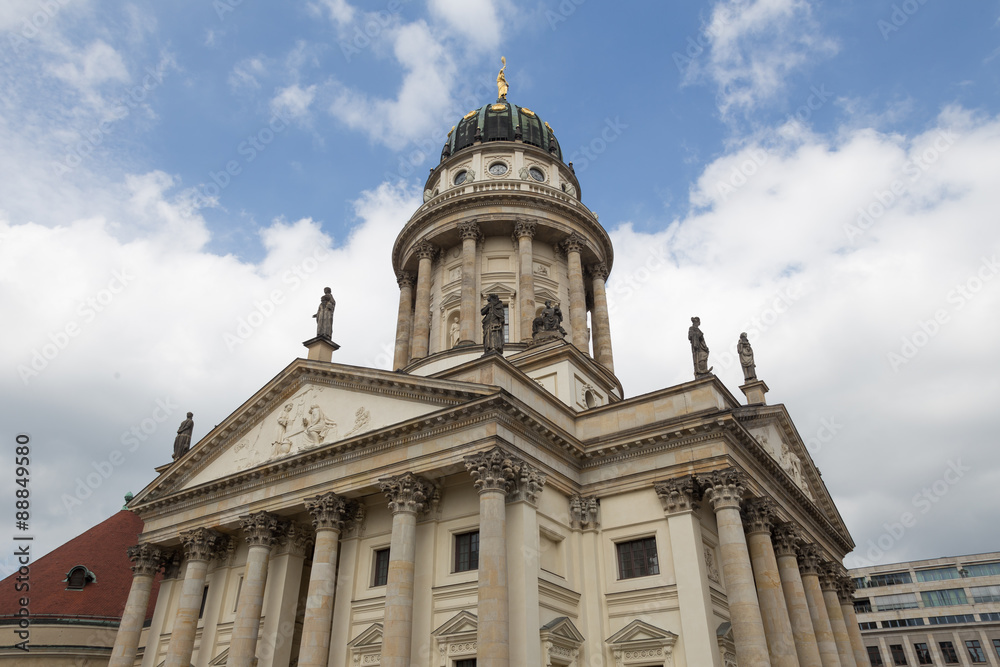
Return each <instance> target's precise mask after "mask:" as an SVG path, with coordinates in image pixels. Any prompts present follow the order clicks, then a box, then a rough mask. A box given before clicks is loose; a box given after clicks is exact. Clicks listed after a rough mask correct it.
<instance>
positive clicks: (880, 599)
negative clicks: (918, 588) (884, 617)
mask: <svg viewBox="0 0 1000 667" xmlns="http://www.w3.org/2000/svg"><path fill="white" fill-rule="evenodd" d="M872 601H873V602H874V603H875V608H876V609H878V611H890V610H892V609H916V608H918V607H919V606H920V603H919V602H917V594H916V593H900V594H898V595H876V596H875V597H874V598H873V600H872Z"/></svg>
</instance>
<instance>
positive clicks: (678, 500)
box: [653, 475, 702, 515]
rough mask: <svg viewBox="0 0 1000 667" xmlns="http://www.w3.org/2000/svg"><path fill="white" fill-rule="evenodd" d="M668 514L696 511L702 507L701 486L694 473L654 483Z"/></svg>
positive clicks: (654, 487)
mask: <svg viewBox="0 0 1000 667" xmlns="http://www.w3.org/2000/svg"><path fill="white" fill-rule="evenodd" d="M653 489H654V490H655V491H656V495H657V496H659V498H660V502H661V503H663V511H664V513H666V514H668V515H669V514H680V513H681V512H694V511H697V510H698V508H699V507H701V503H700V501H701V495H702V494H701V487H700V486H699V484H698V481H697V479H696V478H695V477H694V475H688V476H685V477H678V478H676V479H668V480H666V481H665V482H657V483H656V484H654V485H653Z"/></svg>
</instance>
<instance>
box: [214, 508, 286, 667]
mask: <svg viewBox="0 0 1000 667" xmlns="http://www.w3.org/2000/svg"><path fill="white" fill-rule="evenodd" d="M240 524H241V527H242V528H243V534H244V537H245V539H246V541H247V544H248V545H250V550H249V553H247V564H246V569H245V571H244V573H243V588H242V589H241V590H240V601H239V604H238V606H237V607H236V620H235V621H234V622H233V635H232V639H231V640H230V644H229V660H228V662H227V663H226V665H227V667H251V665H253V664H254V658H255V657H256V653H257V636H258V635H259V634H260V612H261V609H262V608H263V606H264V584H265V582H266V581H267V562H268V559H269V558H270V556H271V547H272V546H274V544H275V543H276V542H277V541H278V538H279V537H280V536H281V535H282V534H283V533H284V529H285V526H284V525H282V523H281V522H280V520H279V519H278V517H277V516H276V515H274V514H270V513H268V512H255V513H253V514H248V515H246V516H242V517H240Z"/></svg>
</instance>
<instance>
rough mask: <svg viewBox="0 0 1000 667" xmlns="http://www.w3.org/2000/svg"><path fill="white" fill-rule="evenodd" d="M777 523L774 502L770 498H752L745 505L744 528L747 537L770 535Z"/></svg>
mask: <svg viewBox="0 0 1000 667" xmlns="http://www.w3.org/2000/svg"><path fill="white" fill-rule="evenodd" d="M776 521H777V517H776V516H775V505H774V501H773V500H771V499H770V498H751V499H749V500H747V501H746V502H745V503H744V504H743V528H744V530H745V531H746V533H747V535H752V534H754V533H766V534H768V535H770V534H771V530H772V529H773V528H774V524H775V522H776Z"/></svg>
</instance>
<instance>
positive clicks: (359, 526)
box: [340, 500, 365, 539]
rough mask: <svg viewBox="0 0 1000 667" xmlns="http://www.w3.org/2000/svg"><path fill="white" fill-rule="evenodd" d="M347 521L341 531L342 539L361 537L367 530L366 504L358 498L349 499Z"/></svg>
mask: <svg viewBox="0 0 1000 667" xmlns="http://www.w3.org/2000/svg"><path fill="white" fill-rule="evenodd" d="M346 516H347V521H346V522H345V523H344V529H343V530H342V531H341V533H340V536H341V539H347V538H351V537H361V535H362V533H364V530H365V506H364V505H363V504H362V503H360V502H358V501H357V500H349V501H347V510H346Z"/></svg>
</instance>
